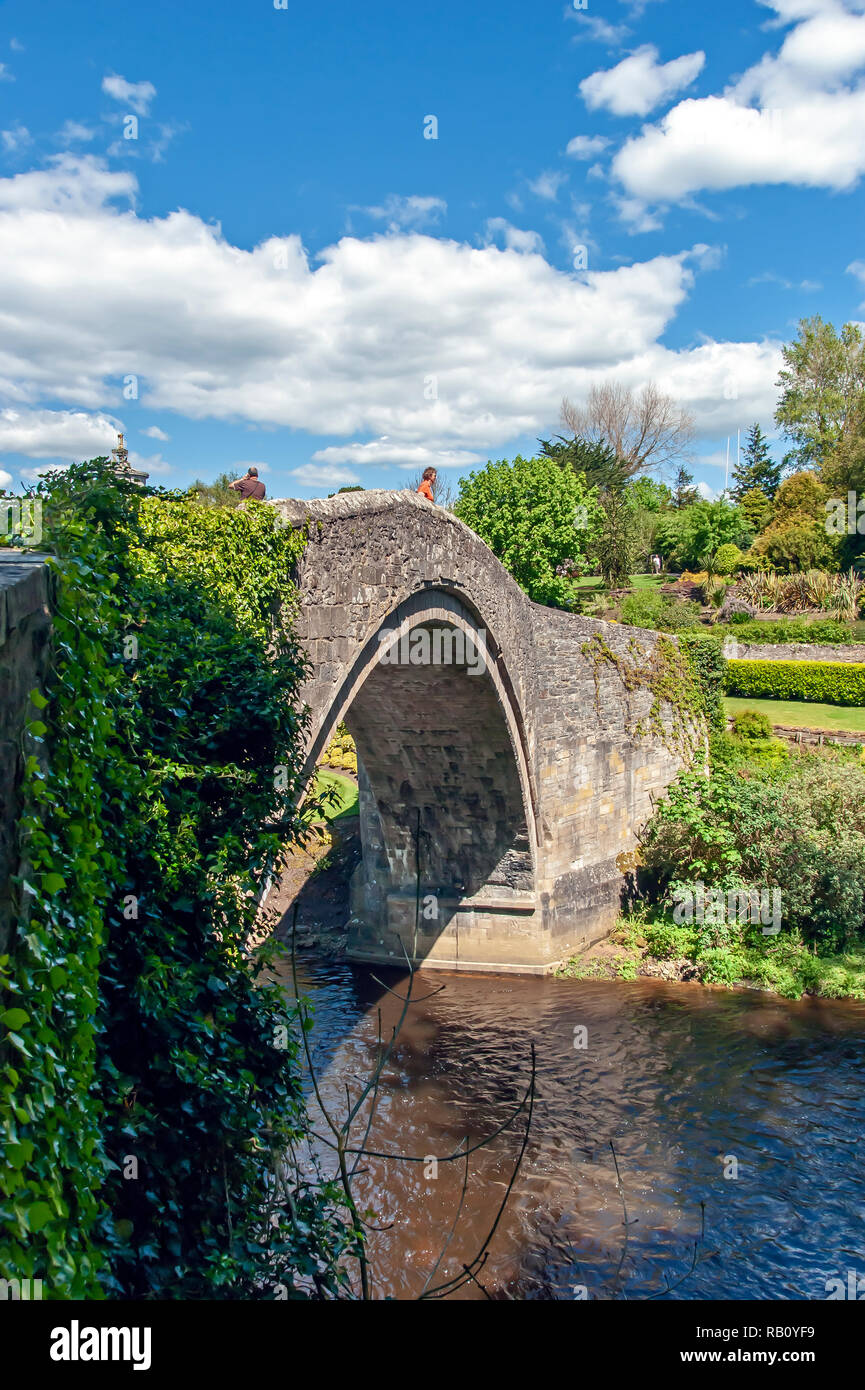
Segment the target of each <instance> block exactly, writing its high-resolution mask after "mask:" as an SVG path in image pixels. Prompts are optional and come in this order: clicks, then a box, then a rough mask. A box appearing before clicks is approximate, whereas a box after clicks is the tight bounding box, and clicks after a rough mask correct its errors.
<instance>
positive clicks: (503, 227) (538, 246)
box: [484, 217, 544, 254]
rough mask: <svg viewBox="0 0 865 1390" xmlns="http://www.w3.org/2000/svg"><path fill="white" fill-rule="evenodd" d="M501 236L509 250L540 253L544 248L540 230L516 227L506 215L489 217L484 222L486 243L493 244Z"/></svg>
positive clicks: (487, 244)
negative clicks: (534, 230) (533, 230)
mask: <svg viewBox="0 0 865 1390" xmlns="http://www.w3.org/2000/svg"><path fill="white" fill-rule="evenodd" d="M499 238H501V240H502V242H503V243H504V246H505V247H506V249H507V250H508V251H519V252H521V253H532V252H535V253H538V254H540V253H541V252H542V251H543V249H544V242H543V237H541V236H540V234H539V233H538V232H531V231H523V230H522V229H521V228H520V227H514V226H512V225H511V223H510V222H508V220H507V218H505V217H488V218H487V220H486V223H485V224H484V244H485V245H486V246H492V245H494V243H496V242H497V241H498V240H499Z"/></svg>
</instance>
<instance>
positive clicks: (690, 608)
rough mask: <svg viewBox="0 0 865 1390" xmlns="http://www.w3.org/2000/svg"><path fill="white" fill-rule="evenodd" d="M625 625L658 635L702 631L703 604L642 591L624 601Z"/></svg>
mask: <svg viewBox="0 0 865 1390" xmlns="http://www.w3.org/2000/svg"><path fill="white" fill-rule="evenodd" d="M621 612H622V622H623V623H629V624H630V625H631V626H632V627H645V628H651V629H653V630H654V631H656V632H682V631H688V630H690V629H693V628H696V627H699V625H700V608H699V604H696V603H692V602H690V601H682V600H680V599H671V598H668V597H667V595H666V594H659V593H658V592H657V591H656V590H654V589H638V590H637V592H636V593H633V594H628V595H627V597H626V598H624V599H623V600H622V608H621Z"/></svg>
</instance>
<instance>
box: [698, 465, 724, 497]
mask: <svg viewBox="0 0 865 1390" xmlns="http://www.w3.org/2000/svg"><path fill="white" fill-rule="evenodd" d="M700 461H701V463H702V462H704V460H702V459H701V460H700ZM697 492H698V493H699V494H700V496H701V497H702V498H703V501H704V502H715V501H716V500H717V499H718V497H719V496H720V493H718V492H716V491H715V489H714V488H712V487H709V484H708V483H697Z"/></svg>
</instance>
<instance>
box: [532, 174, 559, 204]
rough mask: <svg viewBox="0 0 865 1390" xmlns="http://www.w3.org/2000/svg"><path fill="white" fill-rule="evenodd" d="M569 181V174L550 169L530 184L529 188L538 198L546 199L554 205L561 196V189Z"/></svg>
mask: <svg viewBox="0 0 865 1390" xmlns="http://www.w3.org/2000/svg"><path fill="white" fill-rule="evenodd" d="M567 181H568V176H567V174H562V173H559V172H558V171H557V170H555V169H548V170H545V171H544V173H543V174H539V175H538V177H537V178H536V179H534V180H533V181H532V182H530V183H529V188H530V189H531V191H532V193H534V195H535V197H536V198H545V199H546V200H547V201H548V202H551V203H554V202H555V200H556V198H558V196H559V189H560V188H561V186H562V184H563V183H567Z"/></svg>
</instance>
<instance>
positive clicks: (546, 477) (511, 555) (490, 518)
mask: <svg viewBox="0 0 865 1390" xmlns="http://www.w3.org/2000/svg"><path fill="white" fill-rule="evenodd" d="M454 512H455V513H456V515H457V516H458V517H459V519H460V521H464V522H465V524H466V525H467V526H470V527H471V528H472V530H473V531H475V532H477V534H478V535H479V536H480V537H481V539H482V540H484V541H486V543H487V545H488V546H489V547H490V549H491V550H492V552H493V554H494V555H497V556H498V558H499V559H500V560H501V562H502V564H503V565H504V566H505V568H506V569H507V570H509V571H510V573H511V574H512V575H513V577H514V579H515V580H516V581H517V583H518V584H519V585H520V586H521V587H522V588H523V589H524V590H525V591H526V593H527V594H528V596H529V598H531V599H534V601H535V602H536V603H546V604H550V605H551V606H552V607H555V608H572V607H574V604H575V602H576V593H575V589H574V585H573V583H572V576H574V575H578V574H582V573H585V571H586V569H587V567H588V566H587V561H586V553H587V550H588V547H589V545H590V544H591V542H592V540H593V539H594V537H595V536H596V535H597V533H598V531H599V530H600V525H601V521H602V514H601V508H600V506H599V504H598V499H597V494H596V492H595V489H594V488H589V487H587V486H586V483H585V480H584V479H583V478H582V477H581V476H579V475H577V474H576V473H574V472H573V470H572V469H570V468H563V467H561V466H560V465H559V464H558V463H557V462H556V460H555V459H553V458H548V457H545V456H541V457H540V458H534V459H524V458H520V457H517V458H515V459H514V461H513V463H509V462H508V461H507V460H506V459H501V460H499V462H497V463H493V462H492V460H490V461H489V462H488V463H487V465H486V467H484V468H482V469H480V470H479V471H477V472H473V473H470V474H469V476H468V477H467V478H461V479H460V485H459V496H458V497H457V501H456V505H455V506H454Z"/></svg>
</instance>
